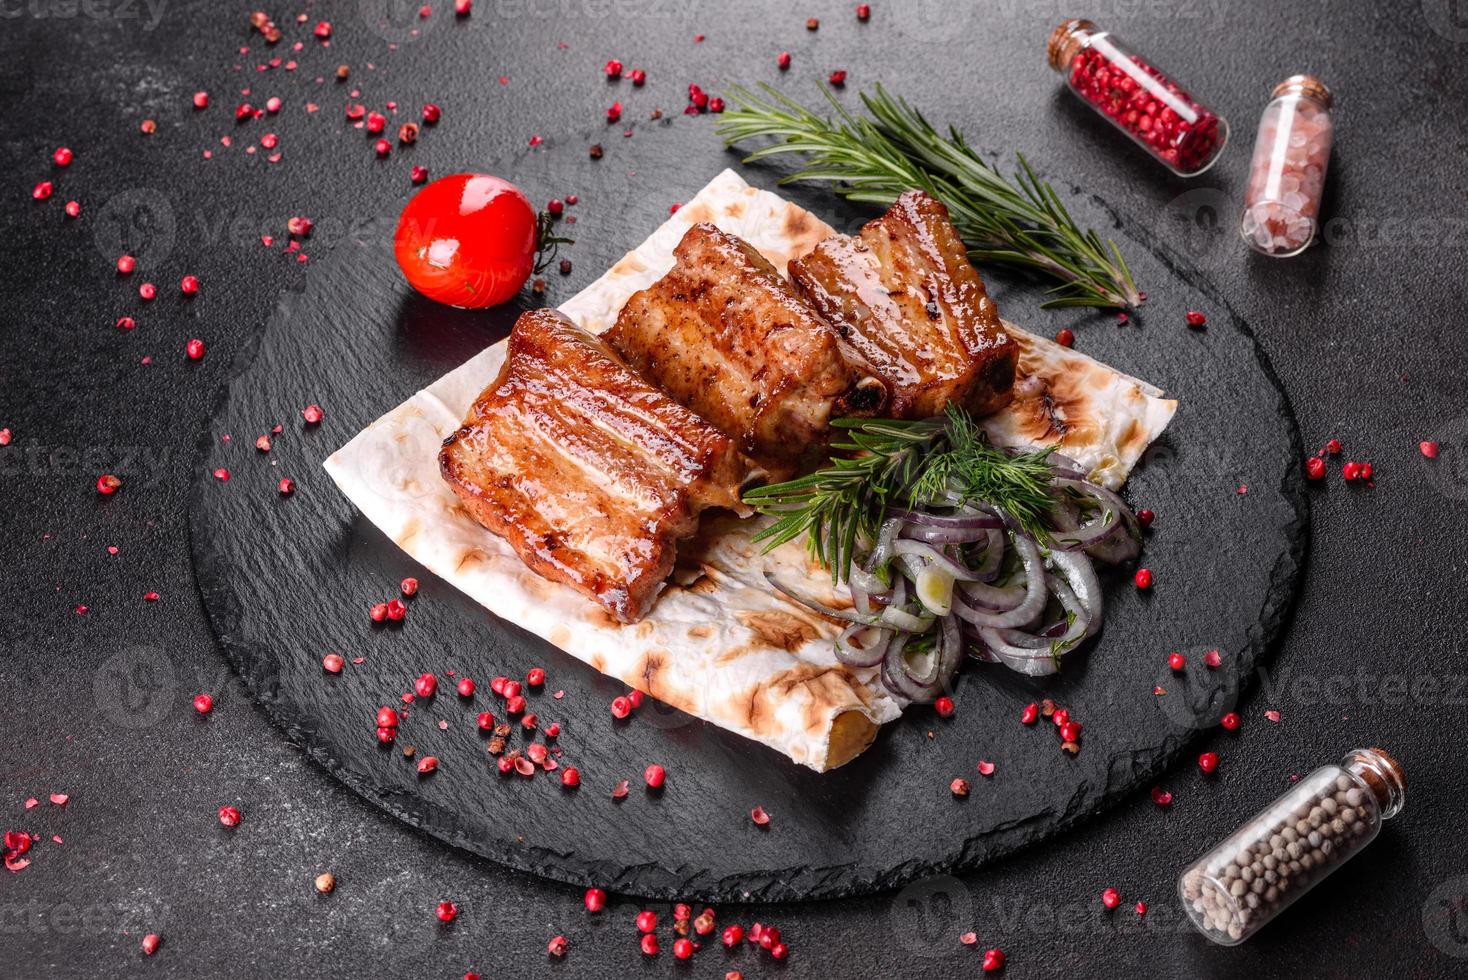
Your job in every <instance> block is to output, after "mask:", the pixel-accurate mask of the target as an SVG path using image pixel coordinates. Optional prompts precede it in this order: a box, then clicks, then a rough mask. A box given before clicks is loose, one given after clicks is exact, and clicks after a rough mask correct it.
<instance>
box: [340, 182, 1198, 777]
mask: <svg viewBox="0 0 1468 980" xmlns="http://www.w3.org/2000/svg"><path fill="white" fill-rule="evenodd" d="M699 221H708V222H712V223H713V224H715V225H717V226H718V227H719V228H721V229H723V230H724V231H727V232H730V233H731V234H734V235H738V236H739V237H740V238H743V239H744V240H746V241H748V242H749V243H750V244H752V245H753V246H754V247H755V248H757V249H758V250H759V251H760V252H761V253H763V254H764V255H765V257H766V258H768V259H769V260H770V261H771V263H773V264H774V266H775V267H776V268H777V269H780V270H781V271H784V270H785V268H786V266H787V265H788V263H789V261H790V260H791V259H793V258H795V257H797V256H799V255H801V254H803V253H804V252H806V251H808V250H809V249H810V248H811V247H813V246H814V245H815V243H816V242H818V241H820V240H821V239H822V238H825V237H827V236H828V235H831V234H834V232H833V230H832V229H831V228H830V226H828V225H827V224H826V223H825V222H823V221H821V220H820V219H819V218H817V217H815V216H814V215H812V214H810V213H809V212H807V211H805V210H802V209H801V208H799V207H796V206H795V205H794V204H791V203H790V202H788V201H786V200H784V199H783V198H781V197H779V196H778V195H776V194H771V193H769V192H768V191H763V190H759V189H757V188H754V187H750V186H749V185H748V184H746V183H745V182H744V181H743V180H742V179H741V178H740V177H739V176H738V175H737V174H735V173H734V172H733V171H732V170H725V171H724V172H723V173H721V174H719V175H718V176H717V177H715V178H714V179H713V180H712V181H711V182H710V183H709V184H708V185H707V186H706V187H704V188H703V190H701V191H700V192H699V193H698V195H697V196H695V197H694V198H693V199H692V200H691V201H689V202H688V203H687V204H685V205H684V206H683V207H682V208H680V209H679V210H678V212H677V213H676V214H674V215H672V216H671V217H670V218H669V219H668V220H667V221H666V222H664V223H663V225H662V226H661V227H660V228H658V230H657V231H655V232H654V233H653V234H652V236H651V237H649V238H648V239H647V241H645V242H643V243H642V244H641V245H640V246H638V247H637V248H636V249H635V250H633V251H632V252H629V253H628V254H627V255H626V256H625V257H623V258H622V259H621V261H619V262H618V263H617V264H616V265H615V266H613V267H612V268H611V269H610V270H609V271H608V272H607V273H606V274H605V275H603V276H602V277H601V278H600V279H598V280H597V281H596V282H594V283H592V284H591V285H590V286H588V287H587V288H586V289H585V290H583V291H582V292H580V293H578V294H577V295H576V296H574V297H573V298H571V299H570V300H568V301H567V302H566V303H565V304H563V305H562V306H561V308H560V309H561V311H562V312H563V313H565V314H566V315H567V316H568V317H570V318H571V319H572V320H573V321H575V322H577V323H578V324H580V325H581V326H582V327H584V328H585V329H587V330H590V331H592V332H593V333H601V332H602V331H604V330H606V329H607V328H609V327H610V326H611V325H612V324H613V323H614V322H615V320H616V317H617V313H618V311H620V310H621V308H622V305H623V304H624V303H625V302H626V301H627V299H628V298H629V297H630V296H631V295H632V294H633V293H634V292H636V291H637V290H639V289H642V288H644V287H646V286H649V285H651V284H652V283H653V282H655V281H656V280H657V279H658V278H660V277H661V276H662V275H663V274H664V273H665V272H667V271H668V269H670V268H672V265H673V247H674V246H675V245H676V244H677V243H678V241H679V240H680V239H681V238H682V237H683V234H684V232H686V231H687V230H688V228H689V227H690V226H692V225H693V224H694V223H695V222H699ZM1011 329H1014V332H1015V336H1016V338H1018V339H1020V340H1021V344H1022V354H1021V359H1020V367H1021V373H1022V374H1023V375H1024V377H1023V378H1022V379H1021V384H1022V385H1025V384H1028V387H1022V388H1021V389H1020V391H1019V393H1018V395H1019V396H1018V397H1017V399H1016V408H1015V409H1013V410H1012V411H1010V412H1006V413H1001V415H1000V416H999V417H996V418H994V419H992V420H990V421H989V422H988V423H987V426H988V427H989V429H990V431H991V433H992V434H993V437H994V438H995V439H996V440H997V441H999V442H1001V443H1002V444H1004V445H1013V446H1035V445H1040V444H1043V445H1051V444H1058V445H1060V446H1061V447H1062V448H1063V449H1064V451H1065V452H1066V453H1067V454H1068V455H1070V456H1072V457H1073V458H1075V459H1077V460H1078V461H1080V462H1081V463H1082V464H1083V465H1084V466H1085V467H1086V468H1087V469H1088V470H1089V471H1090V472H1092V473H1093V475H1094V476H1096V478H1098V479H1100V480H1102V482H1104V483H1106V485H1108V486H1120V484H1121V483H1122V482H1123V481H1124V480H1125V478H1126V474H1127V473H1128V472H1130V470H1131V467H1132V466H1133V465H1134V464H1135V463H1136V461H1137V459H1138V458H1139V457H1140V455H1141V452H1142V451H1143V450H1145V448H1146V446H1147V444H1148V443H1149V442H1151V440H1152V439H1154V438H1156V436H1157V435H1158V434H1159V433H1160V432H1161V431H1162V429H1163V427H1165V426H1166V424H1167V421H1168V420H1169V419H1170V418H1171V416H1172V412H1173V410H1174V409H1175V407H1176V403H1175V402H1170V401H1165V400H1163V399H1161V398H1160V397H1159V396H1160V394H1161V392H1159V391H1158V390H1157V389H1155V388H1153V387H1152V386H1150V385H1146V384H1145V383H1143V382H1139V381H1137V380H1136V379H1133V378H1130V377H1128V376H1126V375H1123V374H1120V373H1118V372H1116V371H1113V370H1111V369H1110V368H1107V367H1105V366H1104V365H1102V364H1099V363H1098V362H1096V361H1094V360H1092V359H1091V358H1088V357H1086V356H1085V355H1083V354H1077V353H1076V352H1074V351H1070V350H1067V349H1065V348H1061V347H1058V346H1057V345H1055V344H1052V343H1050V342H1049V341H1045V340H1042V339H1040V338H1037V337H1033V336H1031V335H1029V334H1026V333H1024V332H1023V331H1020V330H1018V329H1017V328H1011ZM504 354H505V344H504V343H503V342H501V343H499V344H496V345H494V346H493V347H490V348H488V349H487V350H484V351H483V352H481V353H480V354H478V355H477V356H475V357H473V358H471V359H470V360H469V361H467V362H466V363H464V364H463V365H461V366H459V367H458V368H456V369H455V370H453V371H451V372H449V373H448V374H447V375H445V376H444V377H442V378H440V379H439V380H438V381H436V382H434V383H433V384H432V385H430V386H429V387H428V388H426V389H424V390H423V391H420V392H418V393H417V394H415V395H414V396H413V397H412V398H410V399H408V400H407V401H406V402H404V403H403V404H401V405H399V406H398V407H397V408H394V409H393V410H392V411H390V412H388V413H387V414H386V415H384V416H383V417H382V418H380V419H378V420H377V421H375V422H373V423H372V424H371V425H369V426H368V427H367V428H366V429H364V430H363V431H362V432H360V433H358V434H357V436H355V437H354V438H353V439H352V440H351V441H350V442H349V443H347V444H346V445H345V446H343V447H342V448H341V449H339V450H337V452H336V453H335V454H333V455H332V456H331V458H330V459H328V460H327V461H326V463H325V467H326V471H327V472H328V473H329V474H330V475H331V477H332V479H333V480H335V481H336V483H337V486H338V487H340V488H341V490H342V492H343V493H344V494H346V495H347V497H348V498H349V499H350V500H351V501H352V502H353V503H354V504H356V506H357V507H358V508H359V509H360V510H361V511H362V514H363V515H364V516H365V517H366V518H367V519H368V520H370V521H372V523H373V524H375V525H377V526H378V527H379V528H381V529H382V531H383V532H384V533H386V534H387V535H388V536H389V537H391V538H392V539H393V541H395V542H396V543H397V545H398V546H399V547H400V548H402V549H403V550H404V551H406V552H407V553H408V554H409V555H411V556H412V557H413V558H414V559H416V560H417V561H418V562H420V563H421V564H422V565H424V566H425V567H427V568H428V569H430V570H431V571H433V573H434V574H436V575H438V576H439V577H440V578H442V579H444V580H445V581H447V582H450V583H452V584H453V585H454V586H456V587H457V588H459V589H460V590H462V591H463V592H464V593H465V594H467V595H468V596H469V597H470V598H472V599H474V600H475V601H476V602H478V603H479V604H480V605H482V606H484V607H485V608H486V609H489V610H490V611H491V612H493V613H495V614H496V615H498V616H499V617H501V618H502V619H505V620H507V621H509V622H512V623H515V624H517V625H518V626H520V627H522V628H524V629H526V630H529V631H530V632H531V633H534V634H536V635H537V636H540V637H542V638H544V639H545V640H547V641H549V642H550V643H552V644H554V645H556V646H557V647H559V648H561V649H562V650H564V651H566V652H567V653H569V654H570V655H571V656H573V657H575V658H576V659H578V660H581V661H583V662H585V663H587V664H589V665H591V666H592V667H593V668H594V669H596V670H598V671H601V672H602V673H604V674H607V675H609V676H612V677H615V678H618V679H619V680H621V681H622V682H623V683H625V684H627V685H629V686H630V687H634V688H637V689H638V690H640V691H642V692H644V693H645V694H648V695H650V696H652V697H655V698H657V699H659V700H661V701H664V702H666V703H667V704H670V705H672V706H673V707H675V708H678V709H680V710H682V711H685V712H687V713H688V714H690V715H693V716H695V717H698V718H702V719H704V720H706V721H709V722H711V723H713V724H715V725H718V726H720V727H721V728H726V729H728V730H729V731H731V732H736V733H738V734H740V735H743V736H745V737H747V738H751V739H753V740H755V741H757V742H761V743H763V744H765V745H768V746H770V747H771V748H773V749H775V750H776V751H778V752H781V753H783V754H784V755H786V756H788V757H789V758H790V759H792V760H793V761H795V762H798V763H800V764H802V765H806V766H809V767H811V768H812V769H815V770H817V771H822V772H823V771H825V770H827V769H833V768H835V767H836V766H839V765H842V764H843V763H846V762H849V761H850V760H851V759H853V758H855V757H856V756H857V755H859V754H860V753H861V752H862V751H863V750H865V749H866V748H867V746H868V745H870V744H871V742H872V740H873V739H874V738H875V737H876V734H877V731H878V728H879V727H880V726H881V725H882V724H883V723H885V722H888V721H892V720H893V719H895V718H896V717H897V716H898V715H899V714H900V713H901V710H902V708H903V703H902V702H901V701H900V700H899V699H896V698H894V697H892V696H891V695H890V694H888V693H887V692H886V690H885V689H884V688H883V687H882V685H881V684H880V682H879V681H878V680H877V678H876V671H875V670H874V669H853V668H849V667H846V666H844V665H842V664H841V663H839V662H838V661H837V660H836V657H835V653H834V650H833V644H832V640H833V638H834V637H835V635H836V633H837V628H836V626H835V625H833V624H832V623H830V622H828V621H827V620H825V619H824V618H823V617H820V616H817V615H815V614H812V613H810V612H809V611H807V610H806V609H804V608H803V607H800V606H797V605H795V604H793V603H791V602H789V601H787V600H785V599H783V598H782V597H780V596H779V595H778V594H775V593H773V592H772V591H771V589H770V588H769V585H768V583H767V582H766V581H765V579H764V571H765V569H766V568H769V569H770V570H772V571H773V572H774V573H775V574H776V575H778V576H779V577H780V580H781V581H782V582H788V583H790V584H791V585H793V586H795V587H797V588H799V589H801V590H803V591H804V592H806V593H807V594H809V595H811V596H814V597H816V598H817V599H820V600H823V601H826V602H828V603H830V604H832V605H835V606H841V605H845V604H847V603H848V602H849V600H847V599H845V598H843V597H840V596H838V595H836V593H835V591H834V590H833V589H832V586H831V579H830V574H829V573H828V572H827V571H826V570H825V569H823V568H821V567H820V566H818V565H817V564H815V563H814V562H812V561H811V560H810V559H809V558H808V556H807V554H806V551H805V548H804V546H803V544H801V543H799V542H792V543H789V544H786V545H784V546H782V547H780V548H779V549H777V550H775V551H774V552H772V553H770V554H769V555H762V554H761V553H760V552H761V549H760V546H758V545H756V544H754V543H753V541H752V540H751V538H752V536H753V535H754V534H756V533H758V531H759V529H760V528H762V527H764V526H765V525H766V523H767V519H763V518H755V519H750V520H743V521H741V520H739V519H737V518H735V517H734V516H732V515H719V516H711V517H708V518H706V519H705V521H704V523H703V526H702V529H701V531H700V534H699V536H698V538H697V539H695V540H694V541H692V542H689V543H688V544H687V547H685V548H683V549H681V551H680V561H679V567H678V569H677V570H676V571H675V572H674V575H673V577H672V580H671V581H670V583H669V585H668V586H667V587H666V588H665V590H664V591H663V593H662V595H661V596H660V597H659V599H658V601H657V603H656V604H655V605H654V606H653V608H652V611H651V612H650V613H649V614H648V615H647V616H646V617H645V618H644V619H643V620H642V621H640V622H638V623H635V624H632V625H626V626H624V625H622V624H620V623H618V622H616V621H615V620H614V619H612V617H611V616H609V615H608V614H607V613H606V612H605V611H604V610H602V609H601V608H600V607H599V606H597V605H595V604H593V603H592V602H591V601H589V600H588V599H586V598H584V597H583V596H581V595H580V594H579V593H577V592H575V591H574V590H572V589H571V588H569V587H567V586H563V585H559V584H556V583H553V582H549V581H547V580H545V579H542V578H540V577H539V576H537V575H535V574H534V573H533V572H531V571H530V570H529V569H528V568H526V567H525V565H524V564H523V563H522V562H521V561H520V559H519V557H518V556H516V555H515V553H514V551H513V550H512V549H511V548H510V546H509V545H508V544H507V543H505V541H504V540H502V539H501V538H499V537H497V536H495V535H494V534H491V533H490V532H489V531H487V530H486V529H484V528H483V527H482V526H480V525H479V524H478V523H477V522H475V521H474V520H473V519H472V518H471V517H470V516H469V515H468V514H467V513H466V512H465V511H464V509H463V508H462V507H461V506H460V504H459V501H458V499H457V498H456V497H455V495H454V493H453V491H452V490H450V489H449V486H448V484H446V483H445V482H444V481H443V480H442V479H440V477H439V473H438V448H439V444H440V443H441V442H442V441H443V439H444V437H445V436H447V435H448V434H449V433H451V432H453V431H454V430H455V429H456V428H458V426H459V425H460V424H461V420H462V419H463V418H464V416H465V414H466V412H467V411H468V409H469V406H470V404H471V403H472V402H473V400H474V398H475V397H476V396H477V395H478V394H479V392H480V391H481V390H483V388H484V386H485V385H487V384H488V383H489V382H490V381H492V380H493V379H494V377H495V376H496V374H497V373H498V371H499V368H500V365H501V363H502V362H503V360H504ZM1026 379H1029V380H1028V382H1027V381H1026Z"/></svg>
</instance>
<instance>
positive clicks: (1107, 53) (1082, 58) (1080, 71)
mask: <svg viewBox="0 0 1468 980" xmlns="http://www.w3.org/2000/svg"><path fill="white" fill-rule="evenodd" d="M1046 54H1047V56H1048V57H1049V59H1050V67H1051V68H1054V69H1055V70H1056V71H1058V72H1060V73H1061V74H1063V75H1064V76H1065V83H1066V85H1067V86H1069V88H1070V90H1071V91H1072V92H1074V93H1075V94H1076V95H1078V96H1080V97H1081V98H1082V99H1084V100H1085V101H1086V102H1087V103H1089V104H1090V106H1091V108H1093V109H1095V110H1096V111H1097V112H1099V113H1101V115H1103V116H1105V117H1106V118H1107V119H1109V120H1111V123H1112V125H1114V126H1116V128H1118V129H1120V130H1121V131H1122V132H1124V133H1126V134H1127V135H1128V136H1130V137H1131V138H1132V140H1133V141H1134V142H1136V144H1137V145H1138V146H1140V147H1142V149H1144V150H1146V151H1147V152H1148V153H1149V154H1150V155H1151V156H1152V157H1153V159H1155V160H1158V161H1160V162H1161V163H1162V164H1164V165H1165V166H1166V167H1167V168H1168V169H1169V170H1171V171H1172V172H1173V173H1175V174H1177V175H1178V176H1179V177H1196V176H1197V175H1198V174H1201V173H1203V171H1205V170H1207V169H1208V168H1209V167H1211V166H1213V163H1214V161H1215V160H1217V159H1218V155H1219V154H1220V153H1222V152H1223V147H1224V144H1226V143H1227V142H1228V123H1227V122H1226V121H1225V120H1224V119H1223V117H1222V116H1220V115H1218V114H1217V113H1216V112H1214V111H1213V110H1211V109H1209V108H1208V107H1207V106H1204V105H1202V104H1200V103H1199V102H1197V101H1196V100H1194V99H1193V97H1192V96H1191V95H1189V94H1188V93H1187V92H1186V91H1184V90H1183V89H1182V88H1181V87H1179V86H1178V84H1177V83H1176V82H1174V81H1173V80H1172V79H1171V78H1169V77H1168V76H1167V75H1164V74H1163V73H1162V72H1161V71H1159V70H1158V69H1157V68H1154V67H1153V66H1152V65H1150V64H1148V63H1147V62H1146V61H1145V60H1143V59H1142V58H1141V57H1140V56H1138V55H1137V54H1135V53H1133V52H1132V50H1131V49H1130V48H1128V47H1127V46H1126V44H1125V43H1124V42H1123V41H1121V40H1120V39H1119V38H1117V37H1116V36H1115V35H1114V34H1111V33H1110V32H1108V31H1099V30H1097V29H1096V25H1095V24H1093V23H1091V22H1090V21H1089V20H1081V19H1078V18H1072V19H1070V20H1067V21H1065V22H1064V23H1062V24H1061V25H1060V26H1059V27H1057V28H1055V30H1054V31H1052V32H1051V34H1050V41H1049V43H1048V44H1047V45H1046Z"/></svg>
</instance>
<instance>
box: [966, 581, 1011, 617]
mask: <svg viewBox="0 0 1468 980" xmlns="http://www.w3.org/2000/svg"><path fill="white" fill-rule="evenodd" d="M959 590H960V591H962V592H963V598H964V601H965V603H966V604H968V605H970V606H975V607H977V608H978V610H979V611H980V612H1008V611H1009V610H1011V609H1013V608H1014V607H1015V606H1017V605H1019V604H1020V603H1021V602H1024V601H1025V594H1026V592H1025V589H1024V587H1023V586H1019V585H1006V586H1004V587H1003V588H995V587H994V586H992V585H986V584H985V583H983V582H965V583H963V584H962V585H960V586H959Z"/></svg>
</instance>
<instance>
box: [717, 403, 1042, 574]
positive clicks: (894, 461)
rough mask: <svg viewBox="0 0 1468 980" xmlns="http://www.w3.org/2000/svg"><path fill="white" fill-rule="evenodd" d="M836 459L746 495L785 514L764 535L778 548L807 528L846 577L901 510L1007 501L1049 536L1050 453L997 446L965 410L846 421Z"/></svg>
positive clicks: (1006, 507)
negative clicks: (861, 549)
mask: <svg viewBox="0 0 1468 980" xmlns="http://www.w3.org/2000/svg"><path fill="white" fill-rule="evenodd" d="M831 424H832V426H833V427H835V428H836V429H838V430H840V431H841V433H842V435H841V437H840V438H838V440H837V441H835V442H833V443H832V447H831V448H832V449H834V450H836V451H838V452H840V453H843V454H849V455H840V456H833V457H832V458H831V465H830V466H828V467H826V468H824V469H820V470H817V471H816V472H814V473H811V474H809V475H808V476H803V477H800V478H799V479H795V480H790V481H788V482H785V483H775V484H771V485H769V486H764V487H758V488H756V489H753V490H749V491H746V492H745V494H744V502H745V503H747V504H749V505H750V506H751V507H753V508H754V509H755V510H757V511H759V512H760V513H762V514H769V515H772V516H774V517H776V518H777V520H776V521H775V522H774V523H773V524H771V525H770V526H769V527H767V528H765V529H764V530H763V531H761V532H760V533H759V534H758V535H756V537H755V540H756V541H759V542H763V543H764V545H765V550H766V551H769V550H771V549H773V548H776V547H778V546H780V545H782V544H784V543H785V542H787V541H793V540H795V539H796V538H798V537H800V536H802V535H806V536H807V538H808V543H809V547H810V551H811V554H812V556H814V557H815V558H816V559H817V560H818V561H820V562H821V563H822V564H824V565H826V566H827V567H829V568H830V569H831V577H832V579H833V580H834V581H838V582H839V581H841V580H842V579H844V578H845V577H846V575H847V570H848V569H849V568H850V566H851V562H852V560H853V558H854V557H855V554H856V551H857V548H858V546H859V545H860V544H862V543H863V542H870V541H871V540H873V539H874V538H875V537H876V534H877V529H878V527H879V526H880V525H881V523H882V520H883V519H884V517H885V516H886V514H887V511H888V509H889V508H892V507H922V506H932V505H938V506H945V505H946V506H953V505H955V504H957V503H962V502H982V503H985V504H989V505H991V506H994V507H998V508H999V509H1001V510H1002V511H1004V513H1006V514H1007V515H1009V516H1010V517H1011V518H1012V519H1013V520H1015V521H1016V522H1018V523H1019V524H1020V526H1022V527H1023V528H1024V529H1025V530H1026V531H1028V532H1029V533H1031V534H1033V535H1035V536H1036V537H1037V538H1039V539H1041V540H1044V536H1045V535H1047V534H1048V533H1049V532H1048V531H1047V529H1046V527H1045V517H1046V516H1047V514H1048V513H1049V511H1050V508H1051V506H1052V504H1053V498H1052V497H1051V491H1050V486H1049V481H1050V475H1051V471H1050V468H1049V463H1048V461H1047V460H1048V457H1049V455H1050V451H1049V450H1042V451H1039V452H1029V453H1018V454H1014V453H1009V452H1005V451H1004V450H1002V449H996V448H994V447H992V446H990V445H989V444H988V442H987V440H986V438H985V436H984V432H983V430H982V429H981V428H980V427H979V426H978V425H977V424H976V423H975V422H974V420H973V417H972V416H970V415H969V414H968V412H966V411H964V410H963V409H961V408H957V407H950V408H949V409H948V412H947V414H946V415H945V416H943V417H942V418H934V419H922V420H918V421H899V420H895V419H838V420H836V421H834V422H832V423H831Z"/></svg>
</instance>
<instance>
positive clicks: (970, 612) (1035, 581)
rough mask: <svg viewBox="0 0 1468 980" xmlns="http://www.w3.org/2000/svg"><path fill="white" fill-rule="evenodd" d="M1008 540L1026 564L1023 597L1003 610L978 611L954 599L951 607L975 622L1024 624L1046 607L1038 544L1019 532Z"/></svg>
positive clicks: (1007, 626)
mask: <svg viewBox="0 0 1468 980" xmlns="http://www.w3.org/2000/svg"><path fill="white" fill-rule="evenodd" d="M1011 540H1012V541H1013V542H1014V548H1015V550H1016V551H1018V552H1019V557H1020V561H1021V562H1023V563H1024V567H1025V597H1024V601H1023V602H1021V603H1020V604H1019V605H1017V606H1015V607H1014V608H1013V609H1010V610H1008V611H1006V612H1002V613H986V612H980V611H979V610H977V609H974V608H972V607H970V606H967V605H964V604H962V603H960V602H954V604H953V611H954V612H955V613H957V614H958V615H960V616H962V617H963V618H964V619H966V620H968V621H969V622H970V623H973V624H974V625H975V626H985V627H989V628H991V629H1013V628H1015V627H1019V626H1027V625H1029V624H1030V623H1033V622H1034V621H1035V619H1036V618H1037V617H1038V616H1039V615H1040V613H1041V612H1042V611H1043V610H1044V609H1045V598H1046V596H1047V595H1048V594H1049V593H1048V591H1047V590H1046V588H1045V568H1044V564H1043V561H1042V559H1041V558H1040V548H1039V546H1038V545H1036V544H1035V542H1033V541H1031V540H1030V539H1029V538H1027V537H1025V536H1024V535H1022V534H1015V535H1012V537H1011Z"/></svg>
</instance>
